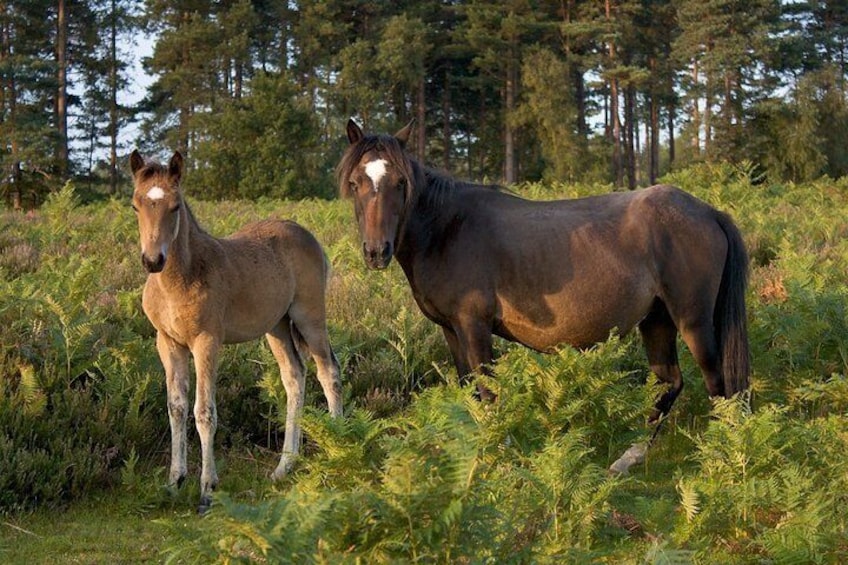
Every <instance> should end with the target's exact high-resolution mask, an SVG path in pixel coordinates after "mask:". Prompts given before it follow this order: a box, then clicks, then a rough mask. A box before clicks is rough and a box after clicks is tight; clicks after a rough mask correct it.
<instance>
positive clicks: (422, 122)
mask: <svg viewBox="0 0 848 565" xmlns="http://www.w3.org/2000/svg"><path fill="white" fill-rule="evenodd" d="M426 93H427V83H426V81H425V76H424V75H423V74H422V75H421V76H420V77H418V100H417V101H416V113H417V116H416V118H415V121H416V122H418V123H417V124H416V127H415V131H416V134H417V143H416V155H417V156H418V160H419V161H420V162H422V163H423V162H424V149H425V144H426V143H427V105H426V104H427V99H426Z"/></svg>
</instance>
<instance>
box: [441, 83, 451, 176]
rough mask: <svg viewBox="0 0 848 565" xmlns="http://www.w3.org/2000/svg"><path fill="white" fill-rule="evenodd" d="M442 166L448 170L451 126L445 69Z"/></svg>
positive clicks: (448, 91)
mask: <svg viewBox="0 0 848 565" xmlns="http://www.w3.org/2000/svg"><path fill="white" fill-rule="evenodd" d="M442 145H443V151H444V155H442V167H444V169H445V170H446V171H449V170H450V154H451V128H450V75H449V74H448V71H447V70H445V84H444V87H443V88H442Z"/></svg>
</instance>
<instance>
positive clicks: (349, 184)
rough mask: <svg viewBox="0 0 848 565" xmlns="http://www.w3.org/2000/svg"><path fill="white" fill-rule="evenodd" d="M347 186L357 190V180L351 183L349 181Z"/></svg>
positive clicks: (353, 190) (354, 190)
mask: <svg viewBox="0 0 848 565" xmlns="http://www.w3.org/2000/svg"><path fill="white" fill-rule="evenodd" d="M347 187H348V188H349V189H350V190H351V191H352V192H356V183H355V182H353V181H350V182H349V183H347Z"/></svg>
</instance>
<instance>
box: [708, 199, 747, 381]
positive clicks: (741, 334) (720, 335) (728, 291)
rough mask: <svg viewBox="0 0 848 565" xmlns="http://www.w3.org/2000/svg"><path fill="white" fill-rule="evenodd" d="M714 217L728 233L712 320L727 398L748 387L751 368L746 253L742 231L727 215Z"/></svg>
mask: <svg viewBox="0 0 848 565" xmlns="http://www.w3.org/2000/svg"><path fill="white" fill-rule="evenodd" d="M716 221H717V222H718V225H719V226H720V227H721V229H722V230H723V231H724V235H725V236H726V237H727V259H726V260H725V262H724V271H723V272H722V275H721V285H720V286H719V290H718V299H717V300H716V305H715V312H714V322H715V331H716V341H717V342H718V352H719V359H721V373H722V375H723V376H724V396H725V397H727V398H729V397H730V396H732V395H734V394H736V393H737V392H739V391H742V390H745V389H747V388H748V375H749V374H750V372H751V360H750V356H749V351H748V324H747V321H746V315H745V290H746V288H747V287H748V253H747V252H746V251H745V243H744V241H743V240H742V234H740V233H739V229H738V228H737V227H736V225H735V224H734V223H733V220H731V219H730V216H728V215H727V214H724V213H722V212H718V213H717V216H716Z"/></svg>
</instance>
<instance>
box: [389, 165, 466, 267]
mask: <svg viewBox="0 0 848 565" xmlns="http://www.w3.org/2000/svg"><path fill="white" fill-rule="evenodd" d="M409 162H410V168H411V169H412V176H413V186H414V188H413V190H412V191H411V194H410V196H409V199H410V200H409V202H407V204H406V206H405V208H404V211H403V215H402V218H401V224H400V226H399V229H398V238H397V241H396V242H395V244H396V250H397V251H396V256H397V258H398V261H399V262H401V263H403V262H404V261H409V260H411V258H412V256H414V255H415V254H417V253H421V252H423V251H426V250H427V249H431V248H432V247H433V245H434V242H438V241H441V240H442V237H443V235H444V232H446V231H447V230H450V229H451V225H452V224H453V223H455V222H456V221H457V220H458V219H461V218H463V217H464V216H465V213H464V211H463V207H462V206H463V203H462V200H463V194H465V193H466V192H467V189H468V187H467V185H466V184H465V183H462V182H457V181H455V180H454V179H451V178H450V177H446V176H443V175H441V174H440V173H438V172H437V171H435V170H433V169H429V168H428V167H426V166H424V165H422V164H420V163H419V162H418V161H416V160H414V159H412V158H410V159H409Z"/></svg>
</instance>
